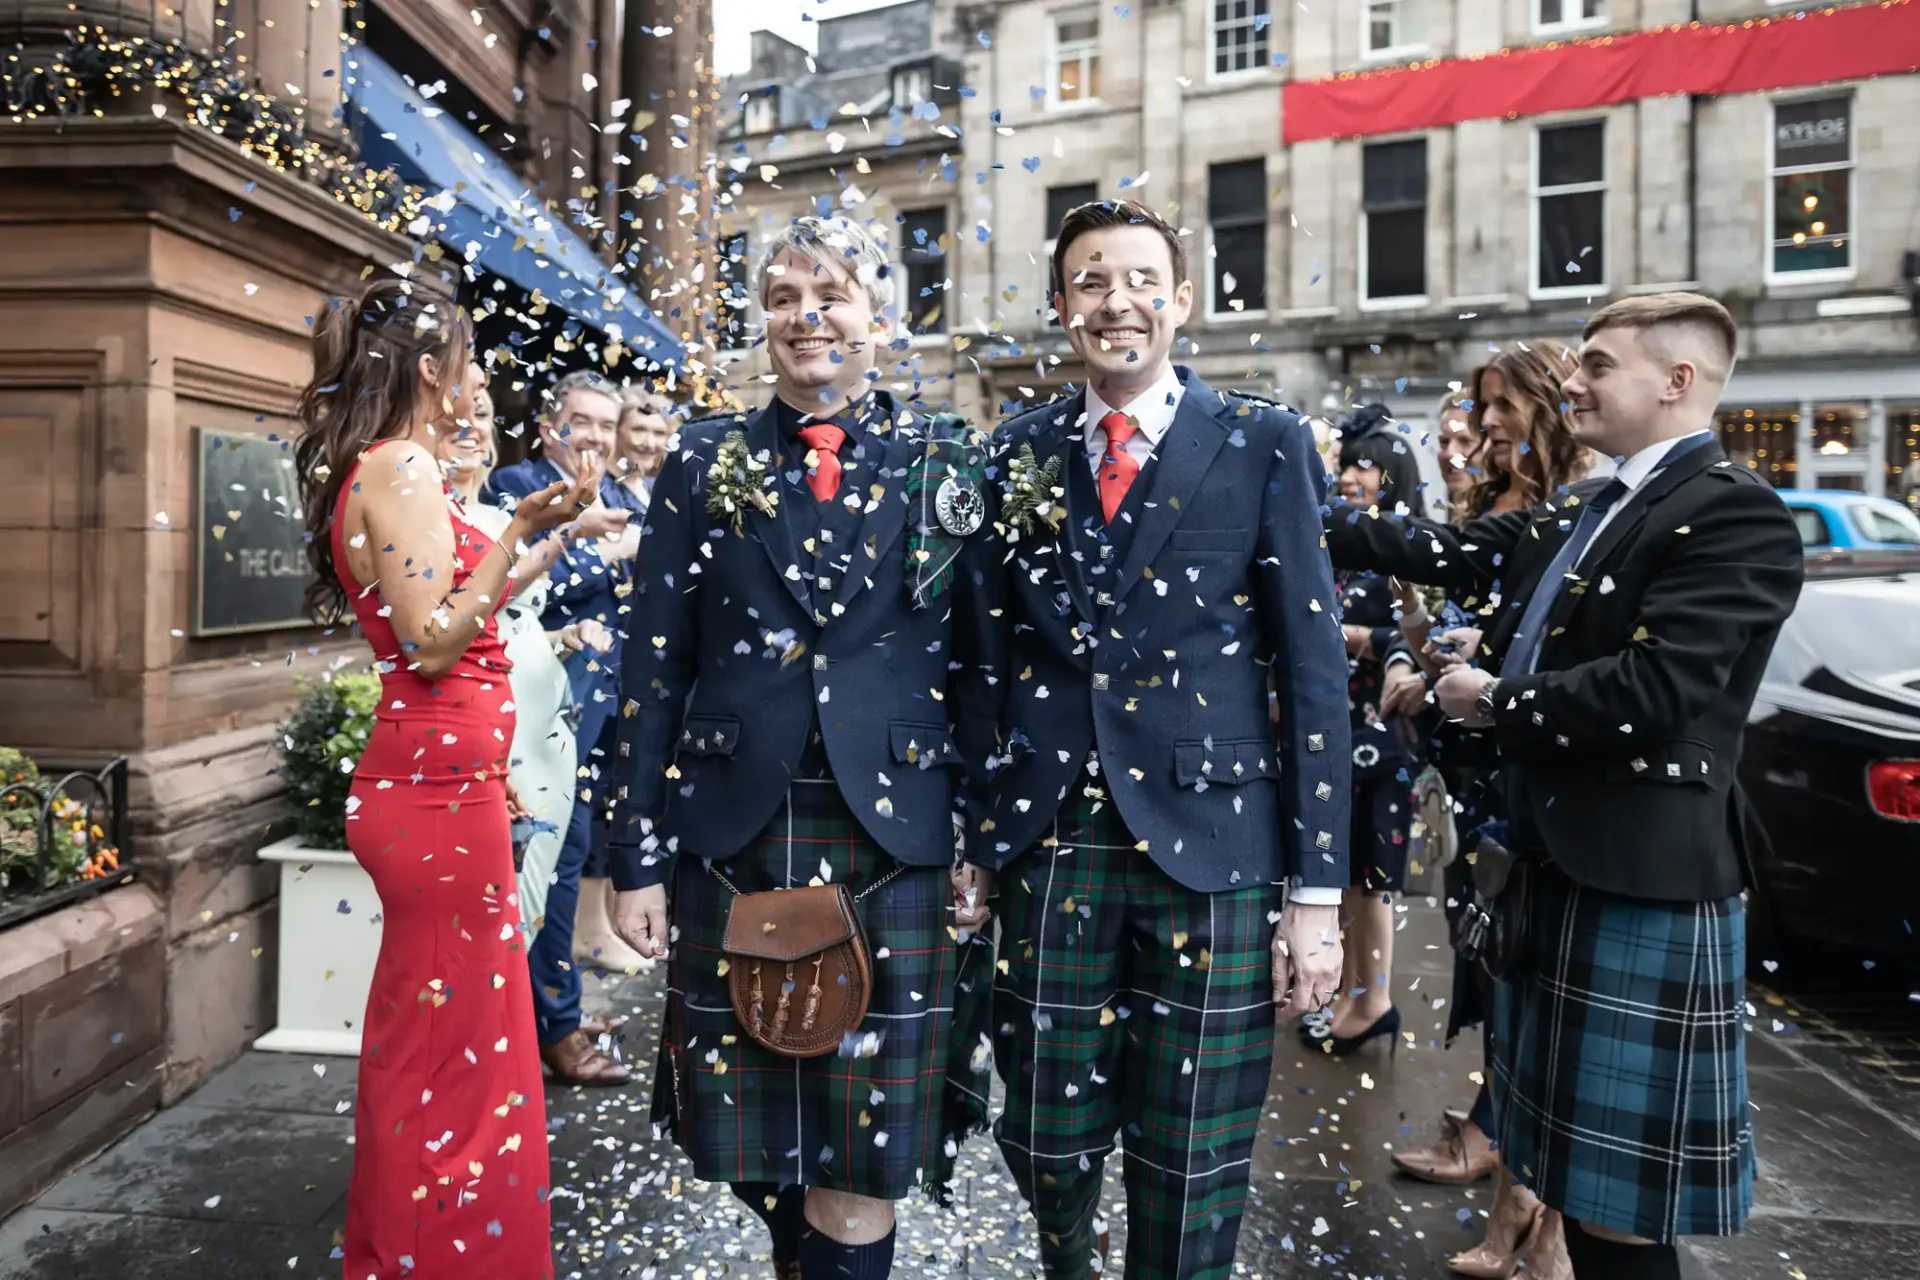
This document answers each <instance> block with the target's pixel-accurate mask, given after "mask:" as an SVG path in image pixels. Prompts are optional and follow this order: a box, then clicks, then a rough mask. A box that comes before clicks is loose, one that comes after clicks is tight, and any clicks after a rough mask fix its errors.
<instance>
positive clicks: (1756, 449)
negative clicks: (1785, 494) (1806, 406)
mask: <svg viewBox="0 0 1920 1280" xmlns="http://www.w3.org/2000/svg"><path fill="white" fill-rule="evenodd" d="M1714 425H1715V426H1717V427H1718V428H1719V429H1720V447H1721V449H1722V450H1724V451H1725V452H1726V455H1727V460H1728V461H1729V462H1731V463H1733V465H1734V466H1736V467H1745V468H1746V469H1747V470H1749V471H1752V472H1754V473H1755V474H1757V475H1759V476H1760V478H1761V479H1763V480H1765V481H1766V482H1767V483H1768V484H1770V485H1772V486H1773V487H1774V488H1776V489H1791V488H1793V487H1794V481H1795V477H1796V475H1797V474H1798V467H1797V466H1796V464H1795V458H1794V453H1795V447H1794V440H1795V436H1796V435H1797V434H1798V432H1799V429H1800V415H1799V414H1798V413H1796V412H1795V411H1793V410H1791V409H1784V408H1782V409H1764V408H1760V409H1722V410H1721V411H1720V412H1719V413H1717V414H1715V415H1714Z"/></svg>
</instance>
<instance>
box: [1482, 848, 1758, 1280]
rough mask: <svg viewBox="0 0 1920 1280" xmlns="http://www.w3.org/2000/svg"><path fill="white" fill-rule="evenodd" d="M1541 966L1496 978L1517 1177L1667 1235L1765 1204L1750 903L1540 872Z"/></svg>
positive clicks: (1708, 1226)
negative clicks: (1756, 1107) (1751, 1094)
mask: <svg viewBox="0 0 1920 1280" xmlns="http://www.w3.org/2000/svg"><path fill="white" fill-rule="evenodd" d="M1535 883H1536V885H1537V888H1536V889H1535V891H1534V893H1533V903H1532V919H1531V924H1532V928H1533V935H1532V936H1533V939H1534V942H1533V949H1534V962H1533V963H1532V964H1531V965H1529V966H1528V967H1527V969H1526V970H1525V971H1523V972H1521V973H1518V974H1516V975H1514V977H1513V978H1512V979H1511V980H1507V981H1500V982H1496V983H1495V984H1494V988H1495V989H1494V1009H1493V1046H1494V1048H1493V1073H1494V1089H1493V1097H1494V1105H1495V1107H1496V1110H1497V1114H1498V1128H1499V1135H1498V1140H1499V1144H1500V1148H1501V1152H1502V1156H1503V1158H1504V1159H1505V1161H1506V1164H1507V1168H1508V1169H1509V1170H1511V1171H1512V1173H1513V1176H1514V1178H1515V1180H1517V1181H1519V1182H1521V1183H1522V1184H1524V1185H1526V1186H1527V1187H1529V1188H1531V1189H1532V1190H1533V1191H1534V1192H1535V1193H1536V1194H1537V1195H1539V1196H1540V1198H1541V1199H1542V1200H1544V1201H1545V1202H1546V1203H1547V1204H1548V1205H1550V1206H1551V1207H1553V1208H1555V1209H1558V1210H1560V1211H1561V1212H1562V1213H1564V1214H1566V1215H1567V1216H1568V1217H1569V1218H1572V1219H1574V1220H1576V1221H1579V1222H1590V1223H1597V1224H1599V1225H1600V1226H1604V1227H1611V1228H1612V1229H1614V1230H1616V1231H1624V1232H1628V1233H1630V1234H1632V1235H1636V1236H1643V1237H1646V1238H1648V1239H1651V1240H1656V1241H1659V1242H1661V1243H1663V1244H1667V1243H1672V1242H1673V1241H1674V1240H1675V1239H1676V1238H1677V1237H1679V1236H1686V1235H1712V1236H1723V1235H1733V1234H1736V1233H1737V1232H1739V1231H1740V1229H1741V1227H1742V1226H1743V1225H1744V1223H1745V1222H1746V1218H1747V1214H1748V1212H1749V1211H1750V1210H1751V1209H1752V1207H1753V1178H1754V1151H1753V1126H1752V1122H1751V1120H1750V1118H1749V1115H1748V1107H1747V1065H1746V1040H1745V1033H1744V1029H1743V1024H1742V1021H1741V1019H1742V1017H1743V1015H1744V1011H1745V1003H1746V910H1745V907H1744V906H1743V904H1742V903H1741V901H1740V899H1739V898H1737V897H1735V898H1724V899H1720V900H1718V901H1714V902H1700V903H1672V902H1655V901H1650V900H1646V899H1639V898H1625V897H1620V896H1618V895H1615V894H1609V893H1604V892H1602V891H1600V890H1597V889H1590V888H1584V887H1582V886H1579V885H1576V884H1575V883H1574V882H1573V881H1571V880H1569V879H1568V878H1567V877H1566V875H1565V873H1563V872H1561V871H1560V870H1558V869H1557V868H1555V867H1552V866H1547V867H1545V868H1543V869H1542V870H1541V873H1540V874H1538V875H1537V876H1536V877H1535Z"/></svg>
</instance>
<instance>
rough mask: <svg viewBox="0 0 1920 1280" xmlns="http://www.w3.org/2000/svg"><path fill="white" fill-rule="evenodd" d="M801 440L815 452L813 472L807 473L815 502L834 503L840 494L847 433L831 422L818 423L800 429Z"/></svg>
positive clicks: (808, 483)
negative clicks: (841, 470)
mask: <svg viewBox="0 0 1920 1280" xmlns="http://www.w3.org/2000/svg"><path fill="white" fill-rule="evenodd" d="M800 439H801V440H802V441H804V442H805V443H806V446H807V447H808V448H809V449H812V450H813V470H812V471H809V472H808V473H807V487H808V488H809V489H812V490H813V496H814V498H815V500H817V501H820V502H832V501H833V497H834V495H835V494H837V493H839V492H840V446H841V445H843V444H845V443H846V442H847V433H846V432H844V431H842V430H841V429H840V428H839V427H836V426H834V425H833V424H832V423H831V422H816V423H814V424H813V425H812V426H810V427H802V428H800Z"/></svg>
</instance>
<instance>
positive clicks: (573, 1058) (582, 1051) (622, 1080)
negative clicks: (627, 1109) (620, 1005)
mask: <svg viewBox="0 0 1920 1280" xmlns="http://www.w3.org/2000/svg"><path fill="white" fill-rule="evenodd" d="M540 1061H542V1062H544V1063H546V1064H547V1070H549V1071H551V1072H552V1073H553V1074H554V1076H555V1078H556V1079H560V1080H567V1081H571V1082H572V1083H574V1084H626V1083H627V1082H628V1081H630V1080H632V1079H633V1072H632V1071H630V1070H628V1069H627V1067H626V1066H625V1065H623V1064H621V1063H618V1062H615V1061H614V1060H613V1059H612V1058H609V1057H608V1056H607V1055H606V1054H604V1053H602V1052H600V1051H599V1050H598V1049H596V1048H594V1047H593V1038H592V1037H591V1036H589V1035H588V1034H587V1033H586V1031H585V1029H584V1028H582V1029H579V1030H576V1031H574V1033H573V1034H572V1035H570V1036H568V1037H567V1038H566V1039H565V1040H561V1041H559V1042H557V1043H555V1044H543V1045H541V1046H540Z"/></svg>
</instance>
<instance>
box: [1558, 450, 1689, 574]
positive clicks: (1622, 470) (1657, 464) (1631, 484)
mask: <svg viewBox="0 0 1920 1280" xmlns="http://www.w3.org/2000/svg"><path fill="white" fill-rule="evenodd" d="M1712 434H1713V433H1712V432H1711V431H1695V432H1693V433H1691V434H1690V435H1684V436H1675V437H1674V438H1673V439H1671V440H1662V441H1661V442H1660V443H1659V444H1650V445H1648V446H1647V447H1646V448H1644V449H1642V450H1641V451H1640V452H1638V453H1636V454H1634V455H1633V456H1632V457H1631V458H1628V459H1627V460H1626V461H1625V462H1623V463H1621V464H1620V466H1619V469H1618V470H1616V471H1615V472H1614V473H1613V478H1614V479H1615V480H1618V481H1619V482H1620V483H1621V484H1623V485H1625V486H1627V491H1626V492H1625V493H1623V494H1621V495H1620V497H1619V498H1618V499H1616V500H1615V501H1614V504H1613V505H1612V506H1610V507H1608V508H1607V509H1606V511H1605V512H1604V513H1603V514H1602V515H1601V517H1600V523H1599V524H1597V525H1595V526H1594V529H1593V536H1592V537H1591V538H1588V539H1587V545H1586V546H1584V547H1582V548H1581V549H1580V560H1585V559H1586V558H1587V552H1589V551H1591V550H1593V544H1594V543H1596V542H1598V541H1600V534H1601V532H1602V531H1603V530H1605V529H1606V527H1607V525H1608V524H1609V523H1611V522H1612V520H1613V518H1614V517H1615V516H1617V515H1619V514H1620V512H1621V509H1622V508H1624V507H1625V506H1626V505H1627V504H1628V503H1630V502H1632V501H1633V499H1634V496H1635V495H1636V494H1638V493H1639V492H1640V490H1641V489H1643V488H1645V487H1646V483H1647V481H1649V480H1651V479H1653V473H1654V472H1656V471H1658V470H1660V468H1661V467H1662V466H1664V465H1666V461H1667V455H1668V454H1670V453H1672V452H1673V451H1674V450H1675V449H1677V448H1679V447H1680V446H1681V445H1683V444H1685V443H1687V442H1688V441H1690V440H1697V439H1699V438H1700V437H1702V436H1711V435H1712ZM1573 568H1574V569H1575V571H1578V570H1579V568H1580V562H1579V561H1575V562H1574V564H1573Z"/></svg>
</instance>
